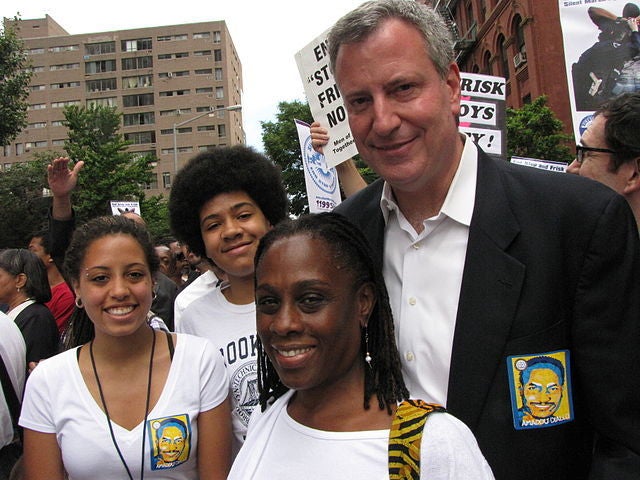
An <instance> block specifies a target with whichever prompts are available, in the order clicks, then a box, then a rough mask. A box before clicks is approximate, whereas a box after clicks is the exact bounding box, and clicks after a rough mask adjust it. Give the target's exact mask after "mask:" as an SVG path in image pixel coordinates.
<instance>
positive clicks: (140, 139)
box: [124, 131, 156, 145]
mask: <svg viewBox="0 0 640 480" xmlns="http://www.w3.org/2000/svg"><path fill="white" fill-rule="evenodd" d="M124 139H125V140H126V141H128V142H131V143H132V144H133V145H140V144H143V143H155V142H156V132H154V131H150V132H132V133H125V134H124Z"/></svg>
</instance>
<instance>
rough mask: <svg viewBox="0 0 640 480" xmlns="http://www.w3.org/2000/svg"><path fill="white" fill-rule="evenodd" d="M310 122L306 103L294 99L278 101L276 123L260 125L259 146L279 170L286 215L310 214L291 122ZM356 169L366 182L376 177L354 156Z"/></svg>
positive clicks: (298, 144)
mask: <svg viewBox="0 0 640 480" xmlns="http://www.w3.org/2000/svg"><path fill="white" fill-rule="evenodd" d="M296 119H297V120H302V121H303V122H307V123H309V124H310V123H312V122H313V117H312V116H311V110H310V109H309V105H308V104H307V103H306V102H301V101H299V100H294V101H292V102H280V103H279V104H278V112H277V113H276V121H275V122H261V126H262V143H263V145H264V148H265V153H266V154H267V156H268V157H269V158H271V160H273V161H274V162H275V163H276V164H277V165H278V166H280V168H281V169H282V177H283V180H284V184H285V188H286V190H287V193H288V195H289V202H290V207H289V212H290V213H291V214H292V215H296V216H297V215H301V214H303V213H309V205H308V199H307V190H306V186H305V183H304V171H303V168H302V154H301V153H300V142H299V140H298V131H297V129H296V125H295V122H294V120H296ZM355 160H356V166H357V167H358V170H360V174H361V175H362V176H363V177H364V178H365V180H366V181H367V182H371V181H373V179H375V174H374V173H373V171H372V170H370V169H369V168H368V167H367V166H366V165H364V163H362V161H361V160H360V159H359V158H358V157H356V159H355Z"/></svg>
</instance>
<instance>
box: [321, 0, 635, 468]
mask: <svg viewBox="0 0 640 480" xmlns="http://www.w3.org/2000/svg"><path fill="white" fill-rule="evenodd" d="M328 43H329V48H330V56H331V66H332V70H333V72H334V75H335V78H336V81H337V84H338V87H339V88H340V91H341V94H342V97H343V98H344V101H345V104H346V107H347V111H348V114H349V124H350V126H351V131H352V134H353V136H354V139H355V142H356V145H357V147H358V150H359V152H360V154H361V155H362V157H363V158H364V159H365V161H366V162H367V163H368V164H369V166H371V167H372V168H373V169H374V170H375V171H376V172H377V173H378V174H379V175H380V176H381V177H382V179H381V180H379V181H377V182H375V183H373V184H372V185H370V186H368V187H367V188H366V189H364V190H362V191H361V192H360V193H358V194H357V195H355V196H353V197H351V198H349V199H348V200H347V201H346V202H344V203H343V204H342V205H340V206H339V207H338V209H337V211H338V212H340V213H342V214H344V215H346V216H347V217H349V218H350V219H351V220H352V221H353V222H354V223H356V224H357V225H358V226H359V227H360V228H361V229H362V230H363V231H364V232H365V234H367V235H368V237H369V239H370V240H371V242H372V244H373V246H374V249H375V250H377V252H378V255H379V261H380V262H381V264H382V265H383V271H384V275H385V281H386V283H387V287H388V289H389V294H390V297H391V304H392V308H393V313H394V316H395V319H396V336H397V340H398V346H399V350H400V353H401V355H402V359H403V371H404V374H405V376H406V380H407V385H408V386H409V390H410V392H411V394H412V396H413V397H418V398H420V397H421V398H424V399H426V400H429V401H436V402H440V403H443V404H445V405H446V406H447V409H448V410H449V412H451V413H452V414H454V415H456V416H457V417H458V418H460V419H461V420H463V421H464V422H465V423H466V424H467V425H468V426H469V427H470V428H471V430H472V431H473V432H474V433H475V435H476V437H477V439H478V442H479V444H480V447H481V449H482V451H483V453H484V454H485V456H486V458H487V460H488V461H489V464H490V465H491V467H492V469H493V471H494V473H495V475H496V478H498V479H505V480H507V479H508V480H514V479H529V478H544V479H545V480H548V479H582V478H592V479H604V478H615V479H627V478H640V375H638V374H637V368H638V366H640V353H639V352H640V278H639V275H640V246H639V244H638V243H639V242H638V233H637V230H636V225H635V221H634V219H633V216H632V214H631V211H630V210H629V208H628V206H627V205H626V202H625V201H624V199H623V198H622V197H620V196H618V195H616V194H615V193H614V192H612V191H610V190H609V189H606V188H602V186H601V185H598V184H596V183H595V182H588V181H585V180H584V179H580V178H577V177H575V176H571V175H560V174H554V173H549V172H542V171H539V170H535V169H530V168H527V167H518V166H515V165H511V164H509V163H507V162H500V161H494V160H492V159H490V158H489V157H488V156H487V155H485V154H484V152H482V151H481V150H480V148H478V147H477V146H476V145H474V144H473V142H472V141H471V140H470V139H469V138H468V137H466V136H464V135H462V134H460V133H459V132H458V116H459V113H460V74H459V70H458V67H457V65H456V64H455V62H454V61H453V58H454V56H453V49H452V44H451V39H450V36H449V33H448V29H447V27H446V25H445V24H444V22H443V21H442V19H441V18H440V17H439V16H438V15H437V14H436V13H435V12H434V11H433V10H432V9H430V8H428V7H425V6H423V5H420V4H418V3H417V2H413V1H407V0H381V1H377V2H367V3H366V4H364V5H362V6H361V7H358V8H357V9H356V10H354V11H353V12H351V13H349V14H347V15H346V16H345V17H343V18H342V19H341V20H339V21H338V23H337V24H336V25H335V26H334V27H333V29H332V30H331V33H330V35H329V38H328ZM372 356H373V354H372ZM540 359H544V360H545V363H546V364H547V365H552V364H554V365H555V364H556V363H557V364H560V365H561V366H562V369H557V371H561V372H562V377H563V378H562V379H560V378H559V377H558V374H557V373H555V374H553V375H552V373H553V372H554V371H555V370H554V369H550V368H548V369H546V371H539V372H537V373H536V374H535V375H532V374H531V375H530V374H529V372H531V371H533V369H532V368H531V367H532V365H534V364H536V363H537V362H540V361H541V360H540ZM538 370H540V369H538ZM521 372H522V373H523V375H521ZM560 380H561V381H562V382H561V383H560ZM558 388H561V389H562V392H561V394H559V392H558ZM525 411H531V413H532V415H529V416H528V417H527V418H526V419H524V420H523V412H525ZM425 428H429V427H428V423H427V425H426V427H425Z"/></svg>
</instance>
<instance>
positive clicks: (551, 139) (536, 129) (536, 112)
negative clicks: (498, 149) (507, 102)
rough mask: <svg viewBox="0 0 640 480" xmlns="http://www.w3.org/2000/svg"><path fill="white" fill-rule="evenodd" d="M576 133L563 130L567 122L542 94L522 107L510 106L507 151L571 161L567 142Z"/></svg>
mask: <svg viewBox="0 0 640 480" xmlns="http://www.w3.org/2000/svg"><path fill="white" fill-rule="evenodd" d="M572 139H573V137H572V136H571V135H567V134H565V133H563V124H562V122H561V121H560V120H559V119H558V118H557V117H556V116H555V114H554V113H553V111H552V110H551V109H550V108H549V107H548V106H547V97H546V96H544V95H543V96H540V97H538V98H536V99H535V100H534V101H533V103H529V104H525V105H524V106H523V107H522V108H519V109H513V108H507V155H508V157H509V158H511V157H512V156H518V157H528V158H539V159H542V160H553V161H557V162H566V163H569V162H570V161H571V160H573V156H572V154H571V152H570V150H569V147H568V146H567V143H568V142H569V141H571V140H572Z"/></svg>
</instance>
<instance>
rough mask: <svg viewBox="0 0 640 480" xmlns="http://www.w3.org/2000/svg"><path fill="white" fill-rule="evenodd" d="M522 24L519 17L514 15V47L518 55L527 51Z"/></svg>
mask: <svg viewBox="0 0 640 480" xmlns="http://www.w3.org/2000/svg"><path fill="white" fill-rule="evenodd" d="M522 23H523V22H522V17H521V16H520V15H516V16H515V18H514V19H513V35H514V37H515V39H516V47H517V48H518V52H519V53H524V52H526V51H527V47H526V45H525V39H524V27H523V25H522Z"/></svg>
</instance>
